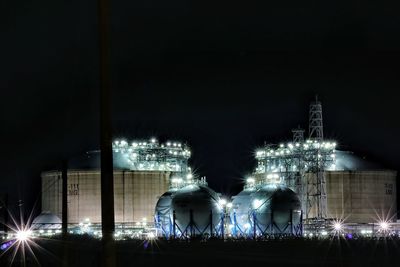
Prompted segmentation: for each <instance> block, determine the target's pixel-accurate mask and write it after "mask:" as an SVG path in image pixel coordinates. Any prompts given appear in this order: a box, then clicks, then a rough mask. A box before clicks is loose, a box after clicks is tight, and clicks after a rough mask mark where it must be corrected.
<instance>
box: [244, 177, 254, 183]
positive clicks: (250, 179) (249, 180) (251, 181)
mask: <svg viewBox="0 0 400 267" xmlns="http://www.w3.org/2000/svg"><path fill="white" fill-rule="evenodd" d="M246 182H247V183H248V184H254V183H255V182H256V180H255V179H254V178H251V177H250V178H247V180H246Z"/></svg>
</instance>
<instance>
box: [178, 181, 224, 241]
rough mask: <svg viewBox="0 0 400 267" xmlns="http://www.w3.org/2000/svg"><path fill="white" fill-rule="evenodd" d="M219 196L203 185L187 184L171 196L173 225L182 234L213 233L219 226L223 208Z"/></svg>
mask: <svg viewBox="0 0 400 267" xmlns="http://www.w3.org/2000/svg"><path fill="white" fill-rule="evenodd" d="M219 203H220V197H219V196H218V194H217V193H215V192H214V191H213V190H211V189H210V188H208V187H207V186H204V185H189V186H186V187H184V188H182V189H180V190H179V191H177V192H176V193H175V194H174V195H173V197H172V203H171V209H172V212H173V213H174V214H175V215H174V216H175V225H176V227H177V228H178V229H176V231H177V232H179V233H180V234H182V235H190V236H193V235H203V234H208V235H214V234H216V233H217V232H218V229H219V228H220V224H221V221H222V220H221V219H222V216H223V209H222V207H221V206H220V204H219Z"/></svg>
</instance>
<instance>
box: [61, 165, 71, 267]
mask: <svg viewBox="0 0 400 267" xmlns="http://www.w3.org/2000/svg"><path fill="white" fill-rule="evenodd" d="M61 183H62V184H61V191H62V192H61V195H62V199H61V205H62V206H61V212H62V221H61V223H62V224H61V230H62V237H63V239H64V241H65V242H64V249H63V261H62V266H68V265H69V264H68V258H69V256H68V242H66V241H67V240H66V239H67V234H68V161H67V160H63V162H62V167H61Z"/></svg>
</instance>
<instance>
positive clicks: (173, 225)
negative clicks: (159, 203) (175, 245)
mask: <svg viewBox="0 0 400 267" xmlns="http://www.w3.org/2000/svg"><path fill="white" fill-rule="evenodd" d="M172 221H173V222H172V223H173V224H172V232H173V234H174V239H176V224H175V223H176V213H175V211H174V212H173V213H172Z"/></svg>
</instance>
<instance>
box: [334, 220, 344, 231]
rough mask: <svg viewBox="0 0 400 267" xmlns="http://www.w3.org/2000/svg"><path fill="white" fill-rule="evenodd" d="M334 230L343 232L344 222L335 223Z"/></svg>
mask: <svg viewBox="0 0 400 267" xmlns="http://www.w3.org/2000/svg"><path fill="white" fill-rule="evenodd" d="M333 230H335V231H336V232H341V231H342V230H343V223H342V222H339V221H337V222H334V223H333Z"/></svg>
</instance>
